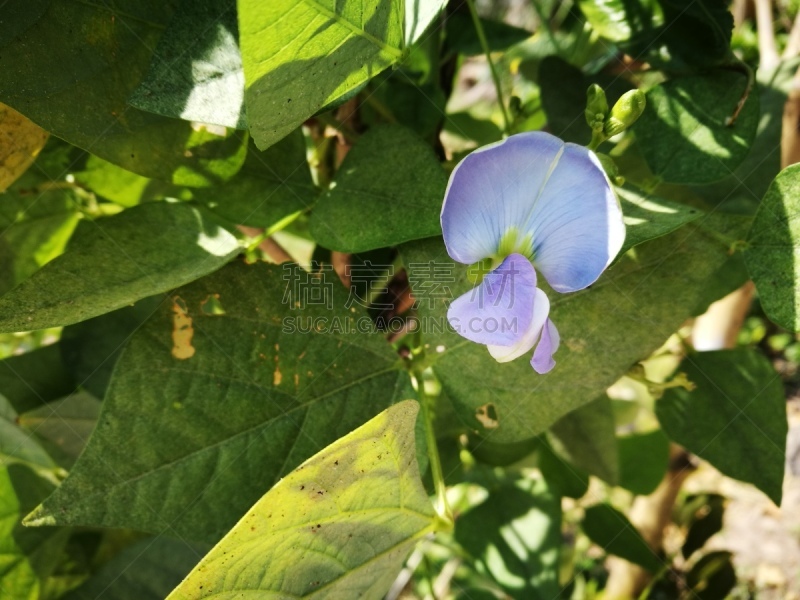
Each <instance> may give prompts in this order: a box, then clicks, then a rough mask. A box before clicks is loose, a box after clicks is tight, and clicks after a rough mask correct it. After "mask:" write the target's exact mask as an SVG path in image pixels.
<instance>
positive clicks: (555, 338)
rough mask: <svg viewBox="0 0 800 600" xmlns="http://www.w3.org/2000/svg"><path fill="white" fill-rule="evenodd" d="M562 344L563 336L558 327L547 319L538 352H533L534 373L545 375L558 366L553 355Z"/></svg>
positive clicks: (532, 364) (537, 348) (537, 347)
mask: <svg viewBox="0 0 800 600" xmlns="http://www.w3.org/2000/svg"><path fill="white" fill-rule="evenodd" d="M560 343H561V336H560V335H559V334H558V330H557V329H556V326H555V325H553V322H552V321H551V320H550V319H547V323H546V324H545V326H544V327H543V328H542V337H541V339H540V340H539V345H538V346H536V350H534V352H533V358H532V359H531V366H532V367H533V370H534V371H536V372H537V373H539V374H540V375H544V374H545V373H548V372H549V371H550V370H551V369H552V368H553V367H555V366H556V361H555V360H553V354H555V353H556V350H558V346H559V344H560Z"/></svg>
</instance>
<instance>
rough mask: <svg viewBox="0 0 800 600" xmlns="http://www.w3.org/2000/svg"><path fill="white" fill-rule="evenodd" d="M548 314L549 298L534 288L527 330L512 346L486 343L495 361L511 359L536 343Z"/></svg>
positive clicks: (517, 356) (525, 351)
mask: <svg viewBox="0 0 800 600" xmlns="http://www.w3.org/2000/svg"><path fill="white" fill-rule="evenodd" d="M548 314H550V300H549V299H548V298H547V295H546V294H545V293H544V292H543V291H542V290H540V289H539V288H536V297H535V299H534V301H533V318H532V319H531V324H530V325H529V326H528V330H527V331H526V332H525V334H524V335H523V336H522V337H521V338H520V339H519V341H518V342H517V343H516V344H514V345H513V346H495V345H491V344H490V345H488V346H487V348H488V349H489V354H491V355H492V358H494V359H495V360H496V361H497V362H501V363H502V362H509V361H512V360H514V359H515V358H519V357H520V356H522V355H523V354H527V353H528V352H530V350H531V348H533V346H534V345H535V344H536V340H538V339H539V334H541V333H542V327H543V326H544V324H545V321H548V319H547V315H548Z"/></svg>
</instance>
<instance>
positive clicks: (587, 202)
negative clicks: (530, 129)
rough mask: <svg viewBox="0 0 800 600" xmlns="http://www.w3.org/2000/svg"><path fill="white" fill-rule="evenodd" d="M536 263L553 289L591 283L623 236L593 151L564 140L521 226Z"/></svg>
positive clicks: (617, 212) (567, 289)
mask: <svg viewBox="0 0 800 600" xmlns="http://www.w3.org/2000/svg"><path fill="white" fill-rule="evenodd" d="M522 229H523V230H524V231H528V232H531V233H532V234H533V251H534V263H533V264H534V266H535V267H536V268H537V269H538V270H539V272H540V273H541V274H542V275H543V276H544V278H545V279H546V280H547V282H548V283H549V284H550V285H551V286H552V288H553V289H554V290H556V291H557V292H574V291H576V290H580V289H583V288H585V287H586V286H588V285H590V284H592V283H594V282H595V281H596V280H597V278H598V277H599V276H600V274H601V273H602V272H603V270H604V269H605V268H606V267H607V266H608V265H609V264H610V263H611V261H612V260H613V259H614V257H615V256H616V255H617V253H618V252H619V250H620V248H621V247H622V242H623V241H624V240H625V225H624V223H623V221H622V211H621V210H620V207H619V203H618V202H617V198H616V196H615V195H614V191H613V190H612V188H611V184H610V182H609V181H608V177H607V176H606V174H605V171H604V170H603V167H602V166H601V165H600V161H599V160H598V159H597V157H596V156H595V154H594V153H593V152H591V151H589V150H587V149H586V148H584V147H583V146H577V145H575V144H565V146H564V151H563V152H562V153H561V155H560V157H559V160H558V161H557V163H556V164H555V165H553V169H552V172H551V174H550V177H549V178H548V180H547V183H546V184H545V186H544V188H543V189H542V191H541V193H540V194H539V196H538V197H537V198H536V200H535V202H534V204H533V206H532V209H531V212H530V216H529V217H528V218H527V220H526V221H525V225H524V227H523V228H522Z"/></svg>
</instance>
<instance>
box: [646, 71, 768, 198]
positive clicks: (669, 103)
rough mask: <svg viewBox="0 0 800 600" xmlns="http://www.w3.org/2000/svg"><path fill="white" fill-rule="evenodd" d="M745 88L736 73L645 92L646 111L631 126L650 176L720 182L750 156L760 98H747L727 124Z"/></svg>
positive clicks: (683, 79)
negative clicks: (647, 165) (737, 114)
mask: <svg viewBox="0 0 800 600" xmlns="http://www.w3.org/2000/svg"><path fill="white" fill-rule="evenodd" d="M746 87H747V78H746V77H745V76H744V75H743V74H741V73H737V72H734V71H712V72H711V73H709V74H707V75H703V76H694V77H681V78H678V79H672V80H670V81H668V82H666V83H662V84H661V85H657V86H656V87H654V88H652V89H651V90H650V91H648V92H647V107H646V108H645V111H644V114H642V116H641V118H640V119H639V120H638V121H637V122H636V125H634V131H635V132H636V138H637V140H638V142H639V146H640V147H641V149H642V152H643V153H644V157H645V159H646V160H647V163H648V164H649V165H650V168H651V169H652V170H653V173H654V174H655V175H657V176H658V177H660V178H661V179H663V180H664V181H669V182H674V183H684V184H685V183H709V182H712V181H716V180H718V179H723V178H724V177H727V176H728V175H730V174H731V172H732V171H733V170H734V169H735V168H736V167H738V166H739V164H740V163H741V162H742V161H743V160H744V158H745V156H746V155H747V153H748V152H749V151H750V144H751V143H752V141H753V139H754V138H755V134H756V127H757V126H758V117H759V106H758V96H757V95H756V94H750V95H749V97H748V98H747V101H746V102H745V103H744V106H743V107H742V110H741V112H740V113H739V116H738V118H737V119H736V121H735V122H734V123H733V124H732V125H729V124H728V121H729V119H730V117H731V116H732V115H733V112H734V109H735V108H736V106H737V104H738V102H739V100H740V99H741V97H742V94H743V93H744V90H745V88H746Z"/></svg>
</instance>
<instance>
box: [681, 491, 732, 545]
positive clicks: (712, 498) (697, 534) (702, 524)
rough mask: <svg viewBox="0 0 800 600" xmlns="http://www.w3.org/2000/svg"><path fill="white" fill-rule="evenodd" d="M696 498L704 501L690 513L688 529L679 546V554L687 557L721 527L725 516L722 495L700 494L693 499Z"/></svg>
mask: <svg viewBox="0 0 800 600" xmlns="http://www.w3.org/2000/svg"><path fill="white" fill-rule="evenodd" d="M697 499H702V500H704V502H703V504H702V505H701V506H700V507H699V508H698V509H697V510H696V511H695V514H693V515H692V521H691V523H690V524H689V531H688V532H687V533H686V540H685V541H684V542H683V546H681V554H683V557H684V558H687V559H688V558H689V557H691V555H692V554H694V553H695V552H696V551H697V550H699V549H700V548H702V547H703V546H704V545H705V543H706V542H707V541H708V540H709V539H711V537H712V536H713V535H714V534H716V533H718V532H719V531H720V530H721V529H722V520H723V517H724V516H725V497H724V496H720V495H719V494H708V495H706V494H702V495H700V497H699V498H695V499H693V500H697ZM690 502H692V500H690Z"/></svg>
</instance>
